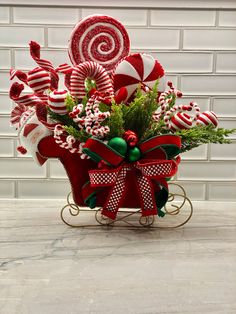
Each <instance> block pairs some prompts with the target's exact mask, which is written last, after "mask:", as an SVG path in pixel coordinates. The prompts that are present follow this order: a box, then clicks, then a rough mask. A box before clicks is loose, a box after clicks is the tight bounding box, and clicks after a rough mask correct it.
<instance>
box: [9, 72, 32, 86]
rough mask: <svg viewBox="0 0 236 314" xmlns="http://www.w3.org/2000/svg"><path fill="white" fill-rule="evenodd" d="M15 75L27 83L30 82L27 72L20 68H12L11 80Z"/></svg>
mask: <svg viewBox="0 0 236 314" xmlns="http://www.w3.org/2000/svg"><path fill="white" fill-rule="evenodd" d="M15 77H17V78H18V79H19V80H20V81H22V82H24V83H25V84H28V82H27V74H26V73H24V72H22V71H20V70H15V69H11V70H10V80H13V79H14V78H15Z"/></svg>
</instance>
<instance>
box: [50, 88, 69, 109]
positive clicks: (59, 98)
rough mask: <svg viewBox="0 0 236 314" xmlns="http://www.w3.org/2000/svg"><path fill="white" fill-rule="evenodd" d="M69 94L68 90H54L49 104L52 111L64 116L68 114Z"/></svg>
mask: <svg viewBox="0 0 236 314" xmlns="http://www.w3.org/2000/svg"><path fill="white" fill-rule="evenodd" d="M67 95H68V92H67V91H66V90H54V91H53V92H51V93H50V95H49V97H48V103H49V107H50V109H51V110H52V111H53V112H55V113H57V114H61V115H64V114H66V113H67V110H66V96H67Z"/></svg>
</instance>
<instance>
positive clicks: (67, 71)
mask: <svg viewBox="0 0 236 314" xmlns="http://www.w3.org/2000/svg"><path fill="white" fill-rule="evenodd" d="M73 69H74V68H73V67H71V66H70V65H69V64H67V63H63V64H61V65H59V66H58V67H57V68H56V72H58V73H62V74H64V75H65V78H64V83H65V86H66V88H67V89H68V90H70V78H71V74H72V71H73Z"/></svg>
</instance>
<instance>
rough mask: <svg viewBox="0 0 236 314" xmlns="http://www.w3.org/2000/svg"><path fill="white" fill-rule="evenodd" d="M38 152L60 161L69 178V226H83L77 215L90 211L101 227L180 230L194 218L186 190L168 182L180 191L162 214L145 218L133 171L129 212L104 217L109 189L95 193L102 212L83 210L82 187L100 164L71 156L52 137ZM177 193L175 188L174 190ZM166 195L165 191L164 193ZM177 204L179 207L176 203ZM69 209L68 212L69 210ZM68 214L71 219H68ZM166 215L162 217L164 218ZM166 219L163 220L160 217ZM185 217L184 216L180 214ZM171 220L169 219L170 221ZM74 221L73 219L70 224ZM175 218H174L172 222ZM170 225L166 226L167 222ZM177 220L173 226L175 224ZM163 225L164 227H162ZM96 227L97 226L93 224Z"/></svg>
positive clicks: (127, 202)
mask: <svg viewBox="0 0 236 314" xmlns="http://www.w3.org/2000/svg"><path fill="white" fill-rule="evenodd" d="M38 149H39V152H40V154H41V155H42V156H43V157H46V158H58V159H59V161H60V162H61V163H62V165H63V166H64V168H65V170H66V173H67V176H68V178H69V181H70V185H71V193H72V197H73V201H71V200H70V199H69V195H68V197H67V204H66V205H65V206H64V207H63V208H62V211H61V218H62V220H63V222H65V223H66V224H67V225H69V226H73V227H80V226H84V224H82V225H81V223H80V222H79V223H78V222H75V221H74V220H75V216H78V217H77V218H79V217H80V216H81V212H84V211H85V212H86V213H88V212H89V211H95V218H96V220H97V222H98V223H99V224H101V225H107V226H111V225H112V226H114V225H115V223H116V225H118V226H127V225H129V227H135V228H136V227H140V226H142V227H143V226H145V227H152V228H153V227H154V228H157V227H158V228H160V227H164V228H166V227H168V228H169V227H179V226H182V225H183V224H185V223H186V222H187V221H188V220H189V219H190V218H191V216H192V212H193V207H192V204H191V201H190V200H189V199H188V197H187V196H186V193H185V191H184V189H183V188H182V187H181V186H179V185H178V184H174V183H169V185H170V186H173V185H174V186H175V187H176V186H177V187H178V189H179V190H178V192H175V193H171V192H170V193H169V195H167V196H166V197H167V203H166V205H165V206H164V208H163V211H159V215H154V214H153V215H148V216H143V213H142V212H141V210H140V200H139V195H138V191H137V189H135V180H136V178H135V176H134V174H133V173H132V172H130V173H128V175H127V177H126V189H125V196H124V198H123V202H122V208H125V209H126V210H119V212H118V215H117V217H116V218H115V219H109V218H108V217H105V216H104V215H102V211H101V209H102V207H103V206H104V203H105V201H106V199H107V196H108V193H109V187H108V188H102V189H100V190H99V193H97V194H96V201H95V204H94V205H96V207H98V208H99V209H93V210H92V209H90V210H88V209H84V207H85V206H87V204H86V203H85V197H84V194H83V187H84V185H85V183H86V182H88V181H89V170H91V169H95V168H97V163H96V162H94V161H92V160H91V159H81V158H80V155H79V154H72V153H70V152H69V151H68V150H66V149H63V148H61V147H59V146H58V145H57V144H56V142H55V139H54V138H53V136H48V137H45V138H43V139H42V140H41V141H40V143H39V145H38ZM175 190H176V189H175ZM162 192H163V191H162ZM175 201H177V203H176V204H177V205H176V204H174V202H175ZM186 208H187V214H186V213H184V215H183V217H181V220H179V219H176V218H175V217H176V216H177V215H178V214H180V213H181V214H182V212H183V209H186ZM66 209H67V211H66ZM68 213H69V218H68ZM162 214H163V215H162ZM137 215H138V219H136V218H135V219H134V216H137ZM164 215H165V217H167V219H166V218H162V217H161V216H164ZM178 216H182V215H178ZM168 217H169V218H170V219H169V218H168ZM71 218H73V220H72V221H71ZM173 218H174V219H173ZM165 221H168V222H167V225H166V223H165ZM173 221H174V223H173ZM163 223H164V224H163ZM91 226H97V225H91Z"/></svg>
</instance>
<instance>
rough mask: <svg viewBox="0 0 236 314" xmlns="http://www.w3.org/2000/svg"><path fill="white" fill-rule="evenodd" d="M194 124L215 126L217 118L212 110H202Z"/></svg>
mask: <svg viewBox="0 0 236 314" xmlns="http://www.w3.org/2000/svg"><path fill="white" fill-rule="evenodd" d="M196 125H214V126H215V127H217V125H218V118H217V116H216V114H215V113H214V112H213V111H204V112H202V113H201V114H200V115H199V117H198V119H197V122H196Z"/></svg>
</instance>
